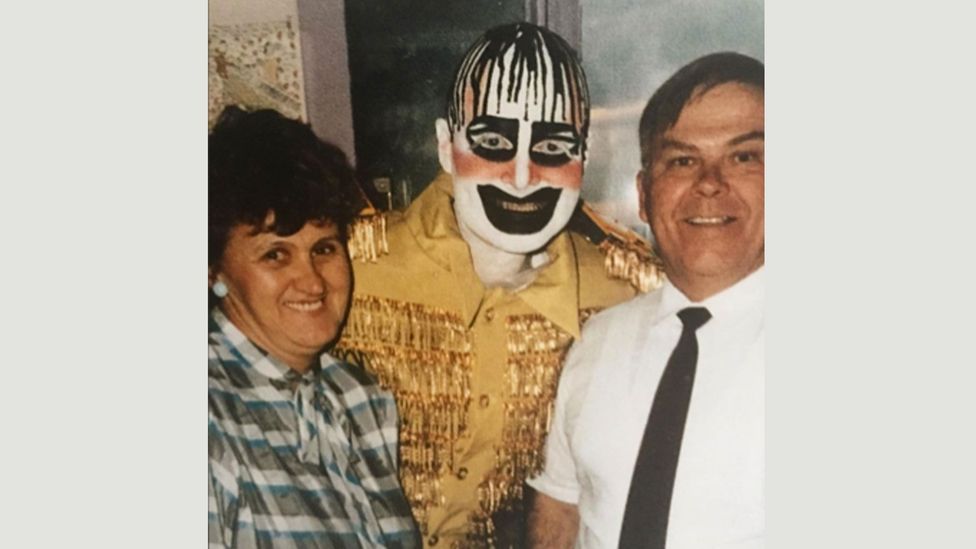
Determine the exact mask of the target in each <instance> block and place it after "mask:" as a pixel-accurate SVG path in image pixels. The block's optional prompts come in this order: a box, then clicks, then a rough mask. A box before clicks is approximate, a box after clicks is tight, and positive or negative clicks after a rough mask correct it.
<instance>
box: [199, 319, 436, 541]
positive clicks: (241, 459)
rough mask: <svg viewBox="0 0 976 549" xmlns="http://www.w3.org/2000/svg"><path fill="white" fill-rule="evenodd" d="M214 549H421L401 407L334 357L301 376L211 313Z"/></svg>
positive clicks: (211, 518) (326, 357)
mask: <svg viewBox="0 0 976 549" xmlns="http://www.w3.org/2000/svg"><path fill="white" fill-rule="evenodd" d="M208 339H209V345H210V358H209V378H210V390H209V393H210V394H209V401H210V426H209V439H210V444H209V446H210V452H209V453H210V482H209V483H208V488H209V495H210V497H209V500H210V503H209V507H210V509H209V510H210V512H209V524H210V526H209V530H210V534H209V538H210V546H211V547H396V548H409V547H419V545H420V541H419V538H418V533H417V529H416V526H415V523H414V521H413V517H412V516H411V514H410V506H409V505H408V504H407V500H406V498H405V497H404V495H403V491H402V490H401V488H400V484H399V481H398V480H397V412H396V405H395V404H394V401H393V396H392V395H391V394H390V393H388V392H386V391H385V390H383V389H381V388H380V386H379V385H378V384H377V383H376V382H375V381H374V380H373V379H372V378H371V377H369V375H368V374H366V373H364V372H362V371H361V370H359V369H358V368H356V367H355V366H351V365H349V364H346V363H343V362H339V361H336V360H335V359H333V358H332V357H330V356H329V355H327V354H323V355H322V357H321V361H320V367H318V368H311V369H310V370H309V371H307V372H305V374H298V373H297V372H295V371H294V370H292V369H291V368H289V367H287V366H286V365H285V364H283V363H282V362H280V361H278V360H276V359H275V358H273V357H271V356H268V355H266V354H265V353H263V352H262V351H261V350H260V349H258V348H257V347H255V346H254V344H252V343H251V342H250V341H248V339H247V338H246V337H245V336H244V334H243V333H241V332H240V330H238V329H237V327H235V326H234V325H233V324H232V323H231V322H230V321H229V320H228V319H227V317H225V316H224V315H223V314H221V313H220V311H219V310H216V309H214V310H213V311H212V312H211V314H210V328H209V338H208Z"/></svg>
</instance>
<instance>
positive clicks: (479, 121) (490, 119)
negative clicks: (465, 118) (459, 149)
mask: <svg viewBox="0 0 976 549" xmlns="http://www.w3.org/2000/svg"><path fill="white" fill-rule="evenodd" d="M513 126H514V127H516V128H517V127H518V122H517V121H516V120H513V119H511V118H501V117H498V116H491V115H481V116H478V117H475V119H474V120H472V121H471V124H470V125H469V126H468V131H469V132H480V131H482V130H495V131H497V130H499V129H503V130H511V129H512V127H513Z"/></svg>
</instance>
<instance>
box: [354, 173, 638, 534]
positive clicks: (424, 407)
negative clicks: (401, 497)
mask: <svg viewBox="0 0 976 549" xmlns="http://www.w3.org/2000/svg"><path fill="white" fill-rule="evenodd" d="M451 200H452V198H451V179H450V177H449V176H447V175H445V174H441V176H440V177H438V178H437V179H436V180H435V181H434V182H433V183H432V184H431V185H430V186H429V187H428V188H427V189H426V190H425V191H424V192H423V193H422V194H421V196H420V197H419V198H418V199H417V200H416V201H415V202H414V203H413V204H412V205H411V207H410V208H409V209H408V210H407V211H406V213H405V214H404V215H403V216H402V217H400V218H399V219H395V220H393V219H391V220H390V222H389V226H388V237H387V239H388V249H389V253H388V254H387V255H383V256H380V257H379V258H378V259H375V260H374V261H372V262H363V261H355V262H354V276H355V291H354V294H353V304H352V308H351V311H350V314H349V319H348V322H347V324H346V327H345V329H344V331H343V335H342V339H341V341H340V342H339V344H338V347H337V349H336V354H338V355H340V356H342V357H344V358H346V359H347V360H349V361H351V362H355V363H358V364H360V365H362V366H364V367H365V368H366V369H368V370H369V371H370V372H372V373H373V374H375V375H376V376H377V377H378V378H379V379H380V381H381V382H382V383H383V384H384V385H385V386H386V387H388V388H390V389H391V390H392V391H393V392H394V394H395V396H396V400H397V406H398V408H399V411H400V417H401V425H400V479H401V481H402V483H403V488H404V490H405V492H406V494H407V497H408V498H409V500H410V503H411V506H412V508H413V512H414V516H415V517H416V519H417V522H418V524H419V525H420V528H421V531H422V532H423V535H424V544H425V546H426V547H433V546H437V547H485V546H499V545H513V544H514V545H516V546H518V545H520V542H518V541H515V542H512V541H511V540H513V539H516V540H517V539H518V538H519V537H520V536H521V533H513V532H502V531H496V530H501V529H504V528H508V529H512V528H515V527H513V526H511V525H510V524H509V523H507V522H505V523H504V524H502V523H500V521H499V520H498V518H497V517H498V516H499V513H501V514H504V513H505V512H509V513H515V514H519V515H520V514H521V511H522V509H521V500H522V491H523V485H524V480H525V478H526V477H527V476H532V475H534V474H537V473H538V472H540V471H541V468H542V456H543V455H544V453H543V450H544V444H545V437H546V433H547V432H548V428H549V418H550V414H551V411H552V402H553V398H554V396H555V391H556V385H557V381H558V378H559V372H560V369H561V365H562V359H563V355H564V353H565V351H566V349H567V348H568V346H569V344H570V343H571V342H572V341H573V339H574V338H576V337H578V336H579V332H580V326H581V325H582V324H583V322H585V321H586V319H587V317H589V316H590V315H591V314H593V313H595V312H597V311H599V310H601V309H603V308H606V307H609V306H611V305H614V304H617V303H620V302H621V301H624V300H626V299H629V298H630V297H632V296H633V295H634V293H635V290H634V289H633V287H632V286H631V285H630V284H629V283H628V282H626V281H624V280H620V279H616V278H611V277H610V276H608V275H607V271H606V268H605V262H606V258H605V255H604V253H603V252H601V251H600V250H599V249H598V247H597V246H595V245H594V244H591V243H590V242H588V241H587V240H586V239H585V238H583V237H581V236H579V235H577V234H574V233H570V232H564V233H563V234H561V235H559V236H558V237H556V238H555V239H554V240H553V241H552V243H551V244H550V245H549V246H548V248H547V249H546V251H547V253H548V255H549V258H550V263H549V264H548V265H547V266H545V267H543V268H542V270H541V271H540V272H539V273H538V276H537V278H536V279H535V281H534V282H533V283H532V284H531V285H529V286H528V287H526V288H524V289H521V290H519V291H515V292H513V291H510V290H503V289H499V288H493V289H487V290H486V289H485V288H484V286H483V285H482V283H481V281H480V280H479V279H478V277H477V275H476V274H475V271H474V267H473V265H472V261H471V257H470V254H469V251H468V247H467V244H466V243H465V242H464V240H462V238H461V235H460V233H459V232H458V227H457V222H456V220H455V217H454V212H453V209H452V204H451ZM493 516H494V517H495V520H493ZM516 522H518V521H516ZM499 540H508V541H499Z"/></svg>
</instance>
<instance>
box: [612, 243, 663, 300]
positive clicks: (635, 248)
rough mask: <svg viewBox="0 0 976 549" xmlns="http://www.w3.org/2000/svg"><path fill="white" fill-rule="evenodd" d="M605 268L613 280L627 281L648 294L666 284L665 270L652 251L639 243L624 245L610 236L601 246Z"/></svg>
mask: <svg viewBox="0 0 976 549" xmlns="http://www.w3.org/2000/svg"><path fill="white" fill-rule="evenodd" d="M600 250H601V251H602V252H603V254H604V256H605V259H604V267H606V270H607V274H608V275H609V276H611V277H613V278H619V279H622V280H627V281H629V282H630V284H631V285H632V286H633V287H634V288H637V289H638V290H640V292H641V293H647V292H649V291H651V290H656V289H658V288H660V287H661V285H662V284H664V269H663V267H662V265H661V264H660V261H659V260H657V258H656V257H655V256H654V255H653V254H652V253H651V251H650V250H649V249H647V248H645V247H644V246H641V245H640V244H638V243H633V242H631V243H623V242H621V241H620V240H618V239H617V238H615V237H613V236H608V237H607V238H606V239H605V240H604V241H603V242H602V243H601V244H600Z"/></svg>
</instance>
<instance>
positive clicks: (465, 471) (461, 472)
mask: <svg viewBox="0 0 976 549" xmlns="http://www.w3.org/2000/svg"><path fill="white" fill-rule="evenodd" d="M467 476H468V468H467V467H461V468H460V469H458V471H457V478H459V479H461V480H464V479H465V477H467Z"/></svg>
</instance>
